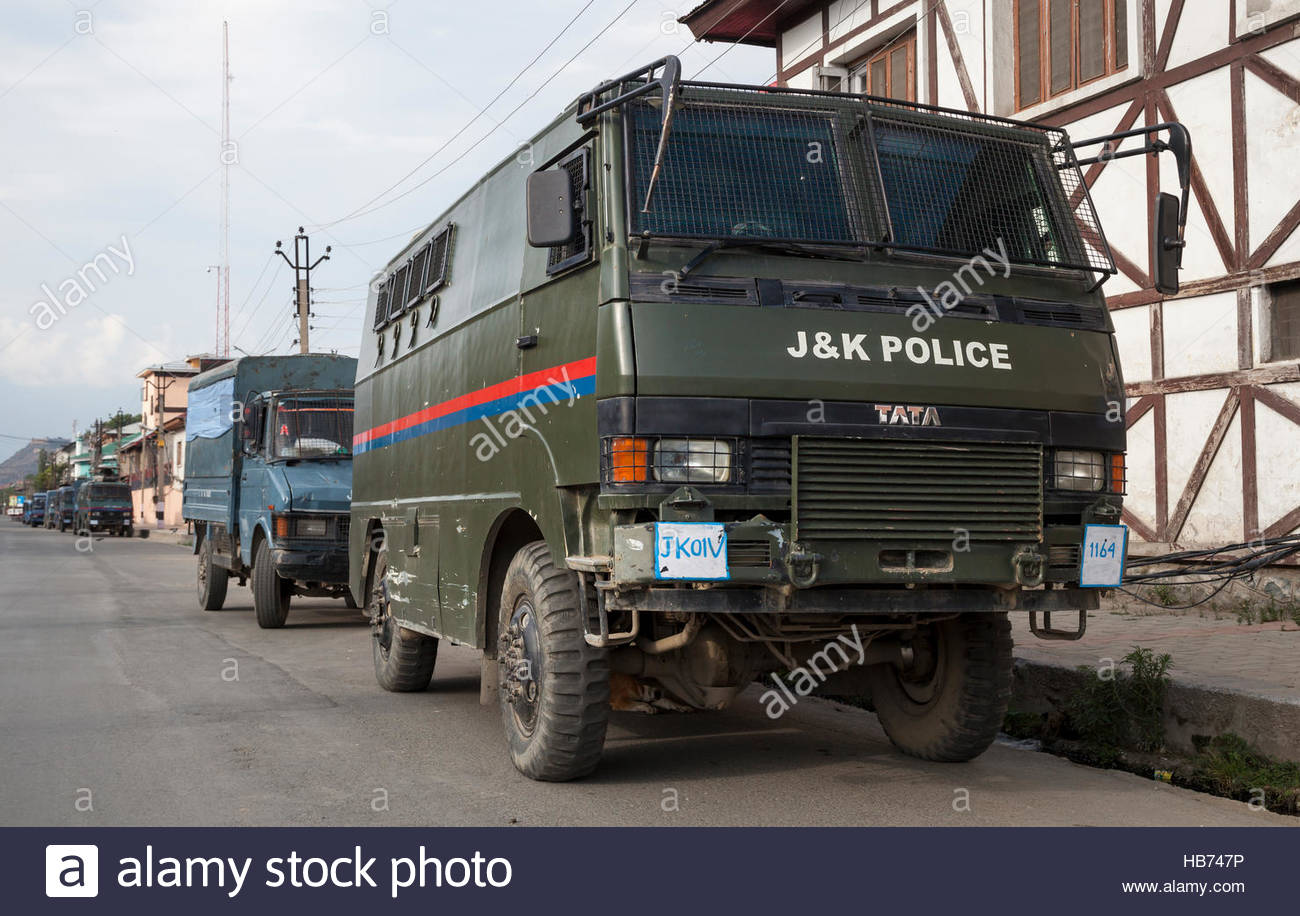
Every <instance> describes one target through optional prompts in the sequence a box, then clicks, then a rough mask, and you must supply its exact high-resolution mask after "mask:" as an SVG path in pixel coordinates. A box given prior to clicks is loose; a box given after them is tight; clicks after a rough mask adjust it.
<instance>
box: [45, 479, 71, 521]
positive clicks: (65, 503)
mask: <svg viewBox="0 0 1300 916" xmlns="http://www.w3.org/2000/svg"><path fill="white" fill-rule="evenodd" d="M77 489H78V486H77V485H76V484H69V485H68V486H64V487H59V489H58V492H57V493H56V494H55V502H56V503H57V504H58V510H59V511H58V515H57V516H56V518H55V520H54V524H55V526H56V527H57V528H58V529H59V530H60V531H75V530H76V529H75V528H73V520H74V519H75V518H76V515H77ZM47 511H48V509H47Z"/></svg>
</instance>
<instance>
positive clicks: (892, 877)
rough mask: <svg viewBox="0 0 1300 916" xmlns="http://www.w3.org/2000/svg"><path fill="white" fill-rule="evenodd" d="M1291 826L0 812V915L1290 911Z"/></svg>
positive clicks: (1295, 844) (1293, 836) (1292, 889)
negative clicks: (128, 820)
mask: <svg viewBox="0 0 1300 916" xmlns="http://www.w3.org/2000/svg"><path fill="white" fill-rule="evenodd" d="M1297 836H1298V835H1297V834H1296V833H1294V832H1291V831H1286V830H1283V831H1273V830H1264V829H1244V828H1222V829H1212V830H1207V829H1194V828H1160V829H1119V828H1093V829H1068V828H1059V829H1058V828H980V829H975V828H971V829H967V828H957V829H924V828H862V829H834V828H810V829H793V828H780V829H758V828H729V829H723V828H719V829H704V828H701V829H667V828H662V829H648V828H647V829H631V828H609V829H600V828H537V829H534V828H528V829H524V828H519V829H510V828H490V829H489V828H481V829H480V828H464V829H450V828H429V829H418V828H408V829H397V828H393V829H388V828H89V829H77V828H60V829H53V828H51V829H44V828H27V829H15V828H5V829H2V830H0V844H2V846H3V851H4V892H5V896H4V908H5V910H6V911H7V912H10V913H31V912H48V911H50V910H51V909H57V910H58V911H59V912H62V913H74V912H77V911H79V910H84V911H86V912H109V913H138V914H146V913H183V914H185V916H196V914H202V913H216V912H229V911H231V910H238V911H239V912H241V913H272V912H274V913H283V912H307V910H306V908H308V907H310V908H311V910H310V911H311V912H312V913H320V914H328V913H357V912H369V911H370V910H371V909H372V908H374V907H380V906H382V907H384V908H386V909H387V908H392V907H396V908H398V909H402V910H406V911H411V912H415V911H417V910H418V911H424V912H439V911H446V912H468V911H470V910H471V908H472V909H474V910H475V911H480V910H482V911H486V912H502V911H503V908H510V911H512V912H530V911H537V912H541V913H560V912H562V913H566V914H579V913H605V914H617V916H630V914H640V913H646V914H669V916H677V914H681V913H695V912H709V913H717V912H730V913H754V914H760V913H761V914H769V913H782V912H788V913H792V914H794V913H798V914H805V913H809V912H812V911H816V910H819V909H821V908H823V907H824V908H831V907H834V908H835V910H836V911H837V912H850V913H866V912H890V913H907V914H913V913H915V914H929V913H941V912H945V911H947V910H949V909H950V908H951V911H952V912H954V913H969V912H980V913H990V912H1002V913H1017V912H1044V913H1052V914H1057V913H1085V912H1086V913H1102V912H1104V913H1130V912H1131V913H1142V914H1156V913H1178V914H1187V913H1228V912H1242V911H1244V910H1242V908H1243V907H1244V906H1246V905H1250V906H1252V907H1258V906H1266V907H1273V906H1276V907H1278V908H1279V912H1281V911H1287V912H1289V911H1291V910H1292V909H1294V906H1295V887H1294V877H1293V872H1292V869H1293V868H1294V863H1295V862H1296V861H1297V858H1296V853H1297V851H1298V850H1300V844H1298V842H1297V839H1296V837H1297ZM62 898H67V899H66V900H65V899H62ZM78 899H80V902H77V900H78ZM483 908H490V909H486V910H484V909H483Z"/></svg>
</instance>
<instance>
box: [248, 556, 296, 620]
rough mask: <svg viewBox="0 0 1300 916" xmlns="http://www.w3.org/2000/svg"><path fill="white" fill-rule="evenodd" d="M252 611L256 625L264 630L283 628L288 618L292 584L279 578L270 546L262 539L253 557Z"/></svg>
mask: <svg viewBox="0 0 1300 916" xmlns="http://www.w3.org/2000/svg"><path fill="white" fill-rule="evenodd" d="M252 584H253V610H255V611H257V625H258V626H259V627H261V628H262V629H264V630H275V629H279V628H280V627H282V626H284V621H285V618H287V617H288V616H289V599H290V597H291V596H292V594H293V591H292V589H293V583H291V582H290V581H289V580H288V579H282V578H280V574H279V573H277V572H276V571H275V563H274V562H273V561H272V559H271V545H270V543H269V542H268V541H267V540H266V539H265V538H263V539H262V540H261V541H259V542H258V544H257V552H256V553H255V554H254V556H253V583H252Z"/></svg>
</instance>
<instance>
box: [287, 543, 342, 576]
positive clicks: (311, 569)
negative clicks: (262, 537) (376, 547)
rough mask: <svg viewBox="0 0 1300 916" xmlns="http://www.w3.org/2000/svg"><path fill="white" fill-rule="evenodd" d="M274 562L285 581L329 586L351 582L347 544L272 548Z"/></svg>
mask: <svg viewBox="0 0 1300 916" xmlns="http://www.w3.org/2000/svg"><path fill="white" fill-rule="evenodd" d="M271 562H272V563H274V564H275V571H276V572H277V573H279V575H280V577H281V578H282V579H292V580H293V581H295V582H320V583H324V584H327V585H346V584H347V581H348V548H347V545H346V544H328V545H321V546H300V545H292V546H281V547H273V548H272V549H271Z"/></svg>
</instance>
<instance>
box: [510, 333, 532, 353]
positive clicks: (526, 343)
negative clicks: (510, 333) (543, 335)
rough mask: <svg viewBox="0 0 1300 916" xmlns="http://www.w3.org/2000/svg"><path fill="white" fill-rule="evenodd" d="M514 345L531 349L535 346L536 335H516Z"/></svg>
mask: <svg viewBox="0 0 1300 916" xmlns="http://www.w3.org/2000/svg"><path fill="white" fill-rule="evenodd" d="M515 346H516V347H518V348H519V349H520V350H531V349H532V348H533V347H535V346H537V335H536V334H526V335H524V336H523V337H516V338H515Z"/></svg>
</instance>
